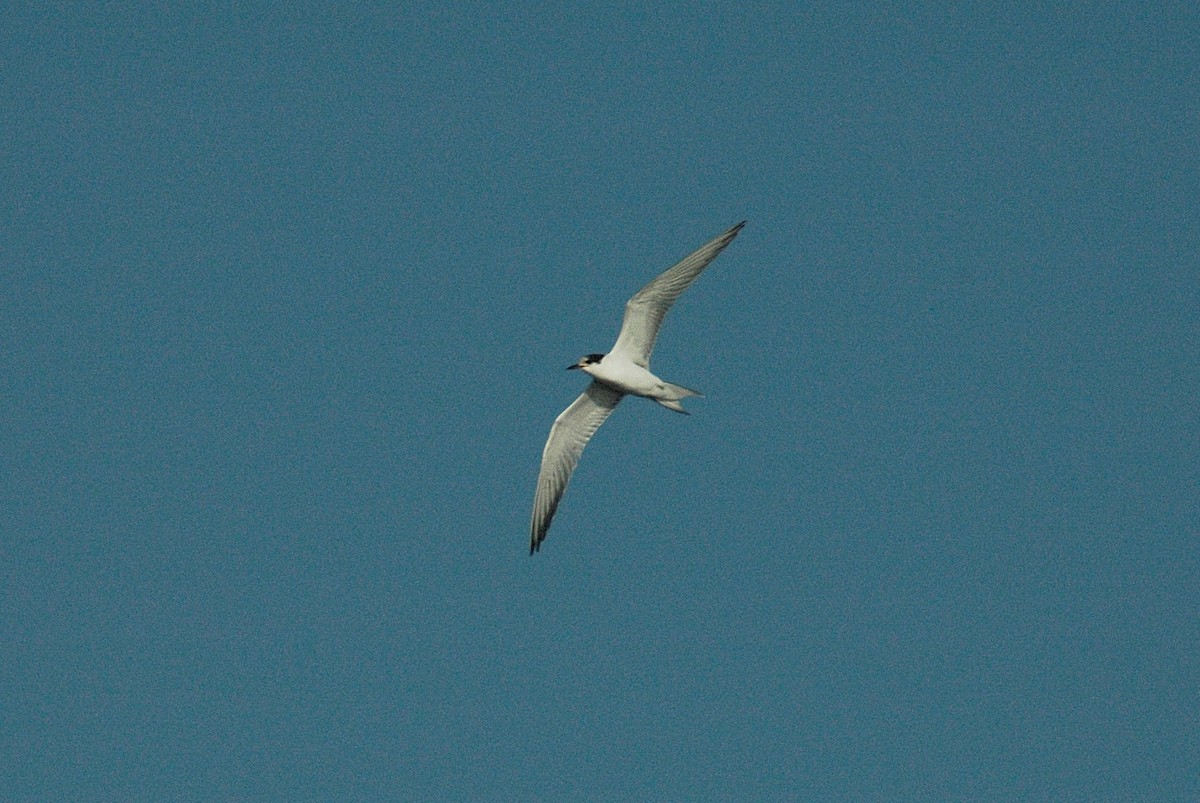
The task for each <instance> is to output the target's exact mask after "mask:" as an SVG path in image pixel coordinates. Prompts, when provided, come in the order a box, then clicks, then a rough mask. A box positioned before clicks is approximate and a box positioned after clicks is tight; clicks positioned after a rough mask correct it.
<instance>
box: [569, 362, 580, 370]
mask: <svg viewBox="0 0 1200 803" xmlns="http://www.w3.org/2000/svg"><path fill="white" fill-rule="evenodd" d="M578 367H579V363H575V364H574V365H568V366H567V370H568V371H574V370H575V369H576V368H578Z"/></svg>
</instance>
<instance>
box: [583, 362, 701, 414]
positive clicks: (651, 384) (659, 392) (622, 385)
mask: <svg viewBox="0 0 1200 803" xmlns="http://www.w3.org/2000/svg"><path fill="white" fill-rule="evenodd" d="M580 370H583V371H586V372H587V373H589V374H591V375H592V377H593V378H595V379H598V380H600V381H601V382H603V383H604V384H606V385H608V386H609V387H612V388H616V389H617V390H619V391H621V392H622V393H629V394H631V395H634V396H642V397H644V398H647V399H654V400H655V401H659V402H662V401H678V400H679V399H680V398H682V397H683V396H684V395H688V394H680V392H679V388H678V386H677V385H672V384H671V383H669V382H664V381H662V380H661V379H659V378H658V377H657V376H655V375H654V374H652V373H650V372H649V371H647V370H646V369H645V368H643V367H642V366H640V365H637V364H635V363H634V362H633V361H632V360H629V359H626V358H623V357H622V356H621V355H617V354H606V355H605V356H604V359H603V360H601V361H600V362H598V363H592V364H591V365H581V366H580Z"/></svg>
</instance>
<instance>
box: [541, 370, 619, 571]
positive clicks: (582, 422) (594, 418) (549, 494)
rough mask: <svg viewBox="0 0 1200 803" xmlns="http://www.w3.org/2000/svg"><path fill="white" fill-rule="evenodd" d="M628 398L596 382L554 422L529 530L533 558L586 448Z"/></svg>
mask: <svg viewBox="0 0 1200 803" xmlns="http://www.w3.org/2000/svg"><path fill="white" fill-rule="evenodd" d="M623 395H625V394H623V393H621V391H619V390H615V389H613V388H611V387H609V386H608V385H605V384H603V383H601V382H596V381H595V380H593V381H592V384H590V385H588V386H587V390H585V391H584V392H583V393H582V394H581V395H580V397H579V398H578V399H576V400H575V401H573V402H571V406H570V407H568V408H567V409H565V410H563V411H562V412H561V413H560V414H559V416H558V418H556V419H554V426H552V427H550V437H549V438H548V439H547V440H546V448H545V449H544V450H542V470H541V471H539V472H538V481H537V492H536V493H535V494H534V497H533V521H532V523H531V525H530V528H529V554H530V555H532V554H533V553H534V552H536V551H538V549H539V548H540V547H541V545H542V541H544V540H546V531H547V530H549V529H550V519H552V518H554V511H556V510H558V503H559V501H560V500H561V499H562V495H563V492H564V491H566V490H567V483H568V482H570V481H571V473H572V472H573V471H575V466H576V465H577V464H578V463H579V456H580V455H581V454H583V447H584V446H587V442H588V441H589V440H591V439H592V435H593V434H595V432H596V430H597V429H599V428H600V425H601V424H603V423H604V420H605V419H606V418H608V416H609V414H610V413H611V412H612V411H613V410H614V409H616V407H617V402H619V401H621V397H622V396H623Z"/></svg>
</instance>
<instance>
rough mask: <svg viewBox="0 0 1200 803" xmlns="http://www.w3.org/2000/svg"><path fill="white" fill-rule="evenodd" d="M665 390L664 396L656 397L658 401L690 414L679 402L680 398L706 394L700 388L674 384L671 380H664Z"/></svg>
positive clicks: (669, 408) (672, 408)
mask: <svg viewBox="0 0 1200 803" xmlns="http://www.w3.org/2000/svg"><path fill="white" fill-rule="evenodd" d="M663 390H664V391H665V392H664V394H663V396H664V398H661V399H655V401H656V402H658V403H659V404H661V405H662V406H663V407H666V408H667V409H668V410H674V411H675V412H677V413H683V414H684V415H690V413H688V411H687V410H685V409H683V405H682V404H680V403H679V400H680V399H686V398H687V397H688V396H703V395H704V394H703V393H701V392H700V391H698V390H692V389H691V388H685V387H684V386H683V385H672V384H671V383H670V382H663Z"/></svg>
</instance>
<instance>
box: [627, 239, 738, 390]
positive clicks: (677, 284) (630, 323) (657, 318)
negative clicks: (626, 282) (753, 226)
mask: <svg viewBox="0 0 1200 803" xmlns="http://www.w3.org/2000/svg"><path fill="white" fill-rule="evenodd" d="M745 225H746V222H745V221H742V222H741V223H739V224H737V225H736V226H734V227H733V228H732V229H730V230H729V231H727V232H725V233H724V234H722V235H720V236H719V237H716V238H714V239H712V240H710V241H709V242H707V243H705V244H704V245H702V246H700V248H698V249H697V250H696V251H695V252H693V253H692V254H690V255H688V256H686V257H684V258H683V260H681V261H680V262H679V263H678V264H676V265H674V266H673V267H670V268H667V270H665V271H663V272H662V273H661V274H659V276H658V278H656V279H654V280H653V281H652V282H650V283H649V284H648V285H646V286H645V287H643V288H642V289H641V290H639V291H638V292H637V294H636V295H635V296H634V297H633V298H631V299H629V301H628V302H627V303H626V304H625V318H624V320H623V321H622V322H621V334H620V335H619V336H618V337H617V342H616V344H615V345H614V346H613V347H612V350H613V351H614V352H621V353H623V354H625V355H626V356H627V357H629V359H631V360H632V361H633V362H634V363H636V364H637V365H640V366H642V367H643V368H648V367H649V366H650V352H652V351H653V350H654V341H655V339H656V338H657V337H658V330H659V327H661V326H662V321H663V318H664V317H666V314H667V310H669V309H671V305H672V304H674V303H675V299H677V298H679V294H680V293H682V292H683V291H684V290H686V289H687V288H688V285H690V284H691V283H692V282H694V281H695V280H696V277H697V276H699V275H700V272H701V271H703V270H704V269H705V268H706V267H708V263H710V262H712V261H713V260H714V259H716V257H717V254H719V253H721V251H722V250H723V249H724V248H725V246H727V245H729V243H730V242H731V241H732V240H733V238H734V237H736V236H737V234H738V232H739V231H741V230H742V226H745Z"/></svg>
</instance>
